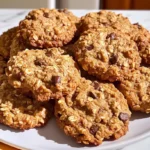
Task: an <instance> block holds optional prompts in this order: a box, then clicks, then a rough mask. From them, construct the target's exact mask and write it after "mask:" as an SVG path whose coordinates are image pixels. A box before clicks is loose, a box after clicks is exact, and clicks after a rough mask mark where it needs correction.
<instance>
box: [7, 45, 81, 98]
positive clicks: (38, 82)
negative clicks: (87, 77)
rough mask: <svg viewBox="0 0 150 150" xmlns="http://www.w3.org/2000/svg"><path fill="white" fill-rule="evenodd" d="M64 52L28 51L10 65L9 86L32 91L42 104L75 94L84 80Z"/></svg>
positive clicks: (11, 60)
mask: <svg viewBox="0 0 150 150" xmlns="http://www.w3.org/2000/svg"><path fill="white" fill-rule="evenodd" d="M63 52H64V51H63V50H62V49H60V48H51V49H48V50H46V49H45V50H25V51H22V52H20V53H18V55H17V56H13V57H12V58H11V59H10V60H9V62H8V69H7V76H8V80H9V83H10V84H11V85H12V86H13V87H15V88H19V89H23V90H25V91H30V92H31V93H32V94H33V96H34V97H35V98H36V99H37V100H38V101H47V100H50V99H53V98H55V99H58V98H60V97H61V96H63V95H66V94H68V93H70V92H71V91H73V90H75V88H76V86H77V85H78V83H79V80H80V73H79V71H78V69H77V68H76V63H75V62H74V60H73V59H72V57H70V56H69V55H63V54H62V53H63Z"/></svg>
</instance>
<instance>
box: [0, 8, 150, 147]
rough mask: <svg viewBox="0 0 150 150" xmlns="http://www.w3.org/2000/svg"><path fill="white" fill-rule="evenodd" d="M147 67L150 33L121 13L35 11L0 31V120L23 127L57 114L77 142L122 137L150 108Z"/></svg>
mask: <svg viewBox="0 0 150 150" xmlns="http://www.w3.org/2000/svg"><path fill="white" fill-rule="evenodd" d="M149 65H150V33H149V31H148V30H146V29H145V28H144V27H142V26H141V25H139V24H138V23H136V24H131V23H130V21H129V19H128V18H126V17H124V16H122V15H121V14H115V13H113V12H108V11H100V12H95V13H89V14H86V15H85V16H83V17H81V18H78V17H76V16H75V15H74V14H72V13H71V12H70V11H68V10H67V9H64V10H55V9H51V10H50V9H45V8H42V9H37V10H33V11H31V12H29V14H28V15H27V16H26V17H25V19H24V20H22V21H20V23H19V25H18V27H14V28H12V29H9V30H8V31H7V32H4V33H3V34H2V35H1V36H0V122H1V123H2V124H5V125H7V126H9V127H12V128H15V129H21V130H25V129H30V128H35V127H42V126H44V125H45V124H46V123H47V122H48V121H49V119H50V118H51V116H52V115H53V113H54V115H55V118H56V121H57V124H58V125H59V126H60V127H61V128H62V129H63V130H64V132H65V133H66V134H67V135H69V136H71V137H73V138H75V139H76V141H77V142H78V143H83V144H93V145H99V144H101V143H102V141H103V140H105V139H110V138H113V139H118V138H120V137H121V136H123V135H125V134H126V132H127V131H128V124H129V119H130V117H131V111H132V112H133V113H134V111H141V112H143V113H150V68H149ZM53 110H54V111H53ZM130 110H131V111H130Z"/></svg>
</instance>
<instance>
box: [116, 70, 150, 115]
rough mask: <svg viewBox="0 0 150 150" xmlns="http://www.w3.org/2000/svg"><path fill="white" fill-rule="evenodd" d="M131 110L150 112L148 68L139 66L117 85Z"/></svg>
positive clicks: (149, 74) (149, 77)
mask: <svg viewBox="0 0 150 150" xmlns="http://www.w3.org/2000/svg"><path fill="white" fill-rule="evenodd" d="M119 90H120V91H121V92H122V93H123V94H124V96H125V98H126V99H127V101H128V104H129V106H130V107H131V109H132V110H135V111H142V112H146V113H150V69H149V68H146V67H141V68H140V69H139V70H135V71H133V72H131V73H128V75H126V79H125V80H123V81H122V82H121V84H120V85H119Z"/></svg>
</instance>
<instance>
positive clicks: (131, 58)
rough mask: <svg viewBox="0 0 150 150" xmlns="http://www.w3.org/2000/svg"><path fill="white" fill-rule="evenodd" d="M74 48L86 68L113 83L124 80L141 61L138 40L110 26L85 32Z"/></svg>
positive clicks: (79, 60) (80, 62) (77, 58)
mask: <svg viewBox="0 0 150 150" xmlns="http://www.w3.org/2000/svg"><path fill="white" fill-rule="evenodd" d="M73 48H74V49H73V51H74V54H75V58H76V60H77V61H78V63H79V64H80V65H81V66H82V68H83V69H84V70H85V71H87V72H88V73H89V74H91V75H94V76H96V77H97V78H99V79H101V80H108V81H110V82H114V81H120V80H122V79H123V78H124V75H125V74H126V73H127V72H128V71H129V70H134V69H136V68H138V67H139V66H140V63H141V58H140V56H139V53H138V48H137V46H136V43H135V42H134V41H132V40H130V37H128V36H127V35H125V34H123V33H121V32H119V31H118V30H115V29H113V28H111V27H107V28H106V27H99V28H98V29H89V30H87V31H85V32H84V33H83V34H82V35H81V36H80V38H79V39H78V41H77V42H76V43H75V44H74V47H73Z"/></svg>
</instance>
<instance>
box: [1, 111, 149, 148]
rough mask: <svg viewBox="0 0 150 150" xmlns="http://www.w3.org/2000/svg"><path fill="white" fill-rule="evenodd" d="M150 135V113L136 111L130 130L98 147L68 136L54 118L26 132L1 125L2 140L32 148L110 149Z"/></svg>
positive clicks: (17, 145)
mask: <svg viewBox="0 0 150 150" xmlns="http://www.w3.org/2000/svg"><path fill="white" fill-rule="evenodd" d="M147 136H150V115H146V114H143V113H134V114H133V115H132V118H131V121H130V126H129V132H128V133H127V135H126V136H124V137H122V138H120V139H119V140H116V141H105V142H103V144H102V145H100V146H97V147H88V146H84V145H81V144H77V143H76V142H75V141H74V139H72V138H71V137H68V136H66V135H65V134H64V133H63V132H62V131H61V130H60V129H59V128H58V126H57V125H56V123H55V119H52V120H51V121H50V122H49V124H47V126H46V127H44V128H39V129H31V130H28V131H24V132H19V131H15V130H12V129H10V128H8V127H6V126H3V125H0V140H1V141H2V142H4V143H7V144H9V145H13V146H16V147H18V148H24V149H32V150H62V149H64V150H76V149H84V150H108V149H111V150H112V149H116V148H121V147H124V146H126V145H129V144H131V143H133V142H136V141H138V140H141V139H143V138H145V137H147Z"/></svg>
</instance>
